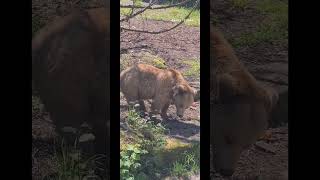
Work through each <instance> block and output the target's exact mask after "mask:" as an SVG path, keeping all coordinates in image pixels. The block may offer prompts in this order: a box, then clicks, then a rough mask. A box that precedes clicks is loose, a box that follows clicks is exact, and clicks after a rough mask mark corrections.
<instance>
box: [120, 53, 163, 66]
mask: <svg viewBox="0 0 320 180" xmlns="http://www.w3.org/2000/svg"><path fill="white" fill-rule="evenodd" d="M138 56H139V57H140V58H139V62H140V63H145V64H150V65H153V66H155V67H157V68H159V69H166V68H167V65H166V61H165V60H164V59H162V58H161V57H159V56H156V55H153V54H151V53H149V52H141V53H139V54H138ZM134 64H136V62H134V61H133V57H132V55H131V54H122V55H121V57H120V71H123V70H124V69H126V68H128V67H130V66H132V65H134Z"/></svg>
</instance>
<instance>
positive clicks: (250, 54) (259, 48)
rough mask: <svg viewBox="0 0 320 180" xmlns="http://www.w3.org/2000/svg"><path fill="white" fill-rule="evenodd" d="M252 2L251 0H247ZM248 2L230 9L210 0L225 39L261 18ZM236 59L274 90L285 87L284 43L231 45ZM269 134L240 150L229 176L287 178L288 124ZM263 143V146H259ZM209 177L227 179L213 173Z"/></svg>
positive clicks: (252, 26)
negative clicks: (244, 8) (248, 147)
mask: <svg viewBox="0 0 320 180" xmlns="http://www.w3.org/2000/svg"><path fill="white" fill-rule="evenodd" d="M251 2H252V1H251ZM254 5H255V4H254V3H250V4H249V6H248V7H247V8H246V10H245V11H237V10H234V9H232V8H231V6H230V1H229V0H227V1H223V0H214V11H213V14H212V15H213V17H215V18H217V19H219V23H217V24H216V25H217V26H218V27H219V29H221V30H222V32H224V33H225V36H226V37H227V39H232V38H234V37H239V36H240V35H241V34H242V33H250V32H254V31H255V30H256V29H257V27H258V24H259V23H260V22H261V21H262V19H263V15H261V14H260V13H259V12H257V10H256V9H255V8H253V7H254ZM235 51H236V54H237V56H238V57H239V59H240V60H241V61H242V62H243V63H244V64H245V65H246V67H247V68H248V69H249V71H250V72H251V73H252V74H253V75H254V76H255V77H256V78H257V79H258V80H260V82H261V83H263V84H265V85H267V86H271V87H274V88H275V89H276V90H277V91H278V92H283V91H287V90H288V43H287V42H284V43H272V44H271V43H264V42H261V43H258V44H257V45H256V46H253V47H252V46H250V47H237V48H235ZM268 133H269V137H268V138H267V139H264V140H261V141H259V142H257V144H255V145H253V146H252V148H250V149H249V150H248V151H246V152H244V153H243V154H242V156H241V159H240V161H239V162H238V168H237V169H236V172H235V174H234V175H233V176H232V177H231V178H230V179H279V180H280V179H288V125H287V124H284V125H280V126H279V125H278V127H275V128H270V129H269V130H268ZM260 144H264V145H265V144H266V145H267V147H266V148H260V146H259V145H260ZM212 177H213V179H219V180H223V179H228V178H223V177H221V176H219V175H217V174H216V175H213V174H212Z"/></svg>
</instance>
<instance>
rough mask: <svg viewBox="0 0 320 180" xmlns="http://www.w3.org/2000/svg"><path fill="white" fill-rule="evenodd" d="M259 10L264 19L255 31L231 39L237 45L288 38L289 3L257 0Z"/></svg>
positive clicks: (251, 44) (274, 41)
mask: <svg viewBox="0 0 320 180" xmlns="http://www.w3.org/2000/svg"><path fill="white" fill-rule="evenodd" d="M256 8H257V10H258V11H259V12H260V13H262V14H263V15H265V19H264V21H263V22H262V23H261V24H260V25H259V26H258V28H257V30H256V31H255V32H253V33H245V34H242V35H241V36H240V37H238V38H235V39H233V40H232V41H231V43H232V45H233V46H235V47H241V46H253V45H256V44H258V43H261V42H266V43H277V42H280V43H282V42H285V41H286V40H287V39H288V4H287V3H284V2H282V1H279V0H260V1H257V5H256Z"/></svg>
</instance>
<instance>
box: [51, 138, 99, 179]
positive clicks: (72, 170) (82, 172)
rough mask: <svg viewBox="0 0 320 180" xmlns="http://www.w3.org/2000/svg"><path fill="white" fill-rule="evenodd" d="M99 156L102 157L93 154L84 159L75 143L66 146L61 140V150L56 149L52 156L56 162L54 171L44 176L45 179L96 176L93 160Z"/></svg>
mask: <svg viewBox="0 0 320 180" xmlns="http://www.w3.org/2000/svg"><path fill="white" fill-rule="evenodd" d="M101 158H104V157H103V155H95V156H92V157H90V158H86V159H85V158H83V157H82V156H81V154H80V151H79V149H78V148H77V146H76V145H74V147H69V148H66V146H65V145H64V143H63V142H62V144H61V151H59V152H58V151H57V150H56V151H55V153H54V156H53V162H54V163H55V164H56V170H55V173H54V174H51V175H49V176H47V177H45V179H50V180H65V179H74V180H81V179H83V178H84V177H97V176H96V175H95V174H94V167H95V162H96V161H97V160H99V159H101Z"/></svg>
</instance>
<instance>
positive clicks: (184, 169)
mask: <svg viewBox="0 0 320 180" xmlns="http://www.w3.org/2000/svg"><path fill="white" fill-rule="evenodd" d="M199 150H200V145H199V144H195V145H192V146H191V148H189V149H187V150H185V151H184V152H183V153H182V154H181V155H180V157H179V160H177V161H176V162H174V163H173V166H172V168H171V175H172V176H176V177H187V176H190V175H193V174H197V173H199V171H200V152H199Z"/></svg>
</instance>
